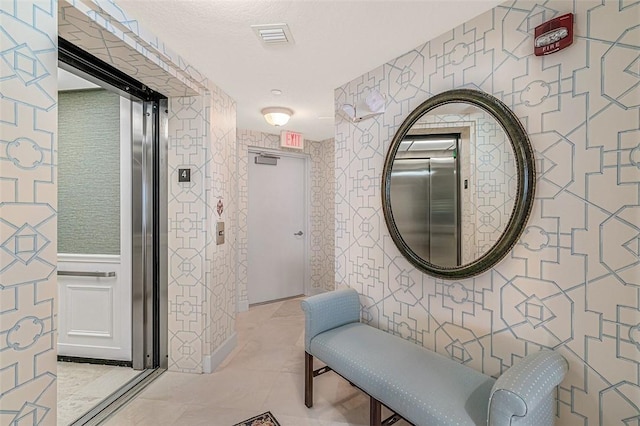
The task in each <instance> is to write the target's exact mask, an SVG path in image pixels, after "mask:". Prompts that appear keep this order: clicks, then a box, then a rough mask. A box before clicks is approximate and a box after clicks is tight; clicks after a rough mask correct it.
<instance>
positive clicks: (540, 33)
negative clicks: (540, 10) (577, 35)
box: [533, 13, 573, 56]
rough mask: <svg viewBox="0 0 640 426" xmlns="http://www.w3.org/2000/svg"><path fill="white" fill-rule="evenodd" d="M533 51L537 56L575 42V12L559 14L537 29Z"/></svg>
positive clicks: (556, 50) (554, 51)
mask: <svg viewBox="0 0 640 426" xmlns="http://www.w3.org/2000/svg"><path fill="white" fill-rule="evenodd" d="M534 34H535V40H534V48H533V52H534V53H535V55H536V56H542V55H548V54H550V53H556V52H558V51H560V50H562V49H564V48H566V47H569V46H570V45H571V43H573V13H567V14H566V15H562V16H559V17H557V18H555V19H552V20H550V21H547V22H545V23H544V24H541V25H538V26H537V27H536V29H535V33H534Z"/></svg>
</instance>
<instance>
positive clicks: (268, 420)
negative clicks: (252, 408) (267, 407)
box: [233, 411, 280, 426]
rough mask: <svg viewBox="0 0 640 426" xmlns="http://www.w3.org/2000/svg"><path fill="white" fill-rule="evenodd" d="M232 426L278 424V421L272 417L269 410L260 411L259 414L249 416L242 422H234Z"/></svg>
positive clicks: (275, 425)
mask: <svg viewBox="0 0 640 426" xmlns="http://www.w3.org/2000/svg"><path fill="white" fill-rule="evenodd" d="M233 426H280V423H278V421H277V420H276V418H275V417H273V414H271V411H267V412H266V413H262V414H260V415H259V416H255V417H251V418H250V419H247V420H245V421H243V422H240V423H236V424H235V425H233Z"/></svg>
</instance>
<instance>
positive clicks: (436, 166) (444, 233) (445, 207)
mask: <svg viewBox="0 0 640 426" xmlns="http://www.w3.org/2000/svg"><path fill="white" fill-rule="evenodd" d="M429 163H430V166H431V173H430V176H431V185H430V188H429V189H430V196H431V203H430V205H431V214H430V219H431V220H430V222H429V230H430V238H429V241H430V244H431V246H430V251H431V258H430V262H431V263H433V264H434V265H440V266H457V265H459V264H460V259H459V246H460V241H459V238H460V236H459V233H458V190H457V189H458V185H457V184H456V182H457V179H456V167H455V166H456V161H455V158H453V157H449V158H431V159H430V161H429Z"/></svg>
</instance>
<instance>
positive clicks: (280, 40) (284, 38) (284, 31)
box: [251, 24, 294, 46]
mask: <svg viewBox="0 0 640 426" xmlns="http://www.w3.org/2000/svg"><path fill="white" fill-rule="evenodd" d="M251 29H252V30H253V32H254V33H256V36H258V38H259V39H260V41H261V42H262V43H263V44H264V45H265V46H276V45H282V44H294V41H293V36H292V35H291V30H289V26H288V25H287V24H265V25H251Z"/></svg>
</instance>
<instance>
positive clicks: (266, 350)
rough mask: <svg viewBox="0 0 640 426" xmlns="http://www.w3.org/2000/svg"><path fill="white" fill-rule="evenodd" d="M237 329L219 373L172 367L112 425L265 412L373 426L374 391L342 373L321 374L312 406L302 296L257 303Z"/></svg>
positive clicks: (295, 420)
mask: <svg viewBox="0 0 640 426" xmlns="http://www.w3.org/2000/svg"><path fill="white" fill-rule="evenodd" d="M237 332H238V345H237V347H236V349H235V350H234V351H233V352H232V353H231V355H230V356H229V357H228V358H227V359H226V360H225V361H224V363H223V364H222V365H221V366H220V367H218V369H217V370H216V371H215V372H213V373H212V374H201V375H195V374H184V373H175V372H166V373H164V374H163V375H162V376H160V377H159V378H158V379H157V380H155V381H154V382H153V383H152V384H151V385H149V387H147V388H146V389H145V390H144V391H143V392H142V393H140V394H139V395H138V396H137V397H136V398H135V399H134V400H132V401H131V402H130V403H129V404H127V405H126V406H125V407H123V408H122V409H121V410H120V411H118V412H117V413H116V414H115V415H114V416H113V417H111V418H110V419H109V420H108V421H107V422H106V425H108V426H128V425H150V426H151V425H154V426H157V425H180V426H198V425H221V426H230V425H233V424H235V423H238V422H240V421H242V420H245V419H248V418H250V417H253V416H255V415H258V414H261V413H263V412H265V411H271V412H272V413H273V414H274V416H275V417H276V418H277V419H278V421H279V422H280V424H281V425H282V426H303V425H322V426H328V425H335V426H338V425H368V424H369V399H368V397H367V396H366V395H364V394H363V393H362V392H360V391H359V390H358V389H356V388H354V387H352V386H351V385H349V383H348V382H347V381H345V380H344V379H342V378H340V377H339V376H338V375H336V374H335V373H327V374H324V375H322V376H320V377H317V378H316V379H315V380H314V406H313V408H311V409H308V408H306V407H305V405H304V395H303V393H304V378H303V373H304V316H303V313H302V310H301V309H300V300H299V299H293V300H286V301H281V302H275V303H271V304H266V305H259V306H254V307H251V308H250V309H249V311H247V312H242V313H240V314H238V316H237ZM319 366H320V365H319V364H316V366H315V367H316V368H318V367H319ZM383 414H385V415H386V414H387V412H386V411H385V412H384V413H383ZM396 424H397V425H406V424H407V423H405V422H403V421H401V422H398V423H396Z"/></svg>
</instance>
